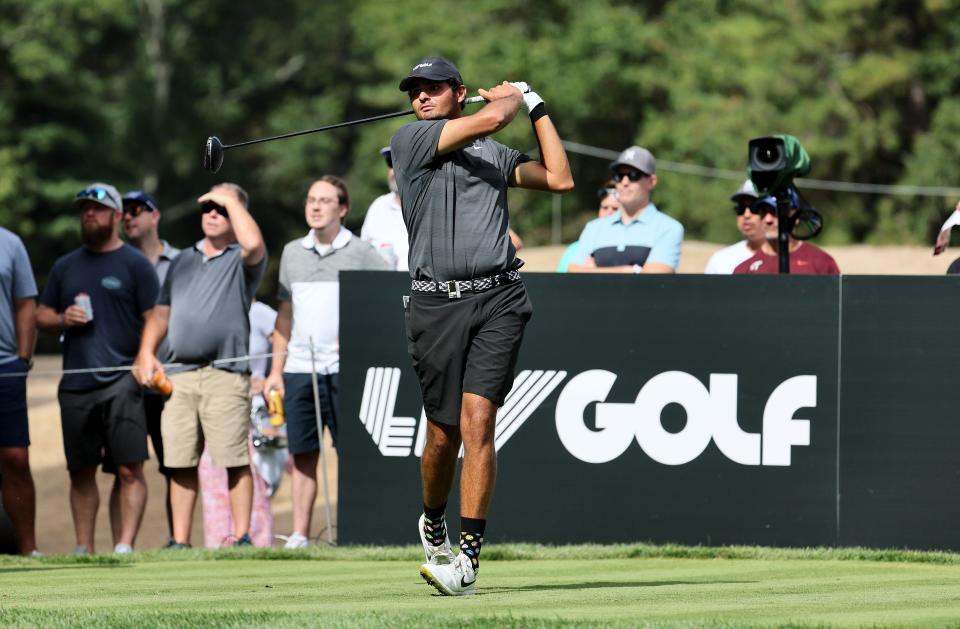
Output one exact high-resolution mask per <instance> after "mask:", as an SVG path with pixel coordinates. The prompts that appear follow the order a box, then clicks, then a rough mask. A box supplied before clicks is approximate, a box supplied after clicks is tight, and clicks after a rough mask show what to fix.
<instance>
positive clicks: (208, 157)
mask: <svg viewBox="0 0 960 629" xmlns="http://www.w3.org/2000/svg"><path fill="white" fill-rule="evenodd" d="M483 102H486V101H485V100H484V98H483V97H482V96H471V97H470V98H468V99H467V100H466V104H467V105H472V104H475V103H483ZM412 113H413V110H412V109H408V110H406V111H395V112H393V113H391V114H380V115H379V116H370V117H369V118H361V119H359V120H350V121H347V122H338V123H336V124H328V125H326V126H323V127H317V128H316V129H306V130H304V131H295V132H293V133H284V134H283V135H274V136H271V137H269V138H260V139H259V140H247V141H246V142H237V143H236V144H224V143H223V142H221V141H220V138H218V137H217V136H215V135H211V136H210V137H209V138H207V143H206V145H205V146H204V147H203V167H204V169H206V170H209V171H210V172H212V173H215V172H217V171H218V170H220V167H221V166H223V152H224V151H226V150H227V149H235V148H237V147H238V146H247V145H249V144H259V143H261V142H272V141H273V140H283V139H285V138H293V137H296V136H298V135H307V134H308V133H317V132H319V131H329V130H330V129H339V128H340V127H352V126H353V125H356V124H363V123H365V122H376V121H377V120H386V119H387V118H397V117H399V116H408V115H410V114H412Z"/></svg>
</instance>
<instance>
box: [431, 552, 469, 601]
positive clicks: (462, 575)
mask: <svg viewBox="0 0 960 629" xmlns="http://www.w3.org/2000/svg"><path fill="white" fill-rule="evenodd" d="M420 576H421V577H423V580H424V581H426V582H427V583H429V584H430V585H432V586H433V587H435V588H437V591H438V592H440V593H441V594H443V595H445V596H468V595H470V594H476V593H477V589H476V583H477V573H476V572H474V570H473V563H472V562H471V561H470V558H469V557H467V556H466V555H465V554H464V553H460V554H459V555H457V558H456V559H454V560H453V563H452V564H448V565H437V564H435V563H425V564H423V565H422V566H420Z"/></svg>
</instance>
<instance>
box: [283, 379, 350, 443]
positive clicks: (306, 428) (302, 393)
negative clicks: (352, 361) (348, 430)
mask: <svg viewBox="0 0 960 629" xmlns="http://www.w3.org/2000/svg"><path fill="white" fill-rule="evenodd" d="M339 389H340V375H339V374H335V373H331V374H317V393H318V397H319V398H320V417H321V418H322V421H323V425H324V426H326V427H327V430H329V431H330V440H331V441H333V447H334V448H336V447H337V408H338V407H337V404H338V403H337V398H338V391H339ZM283 413H284V415H285V416H286V419H287V449H288V450H289V451H290V454H306V453H307V452H317V451H318V450H320V435H319V433H318V431H317V410H316V406H315V405H314V402H313V383H312V382H311V374H308V373H285V374H283Z"/></svg>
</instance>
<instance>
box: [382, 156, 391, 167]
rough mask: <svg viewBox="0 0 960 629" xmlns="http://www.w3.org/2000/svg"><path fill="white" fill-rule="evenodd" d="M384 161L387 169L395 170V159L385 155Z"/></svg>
mask: <svg viewBox="0 0 960 629" xmlns="http://www.w3.org/2000/svg"><path fill="white" fill-rule="evenodd" d="M383 160H384V161H385V162H387V168H393V158H392V157H390V156H389V155H384V156H383Z"/></svg>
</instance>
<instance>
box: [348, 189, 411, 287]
mask: <svg viewBox="0 0 960 629" xmlns="http://www.w3.org/2000/svg"><path fill="white" fill-rule="evenodd" d="M360 238H361V240H365V241H367V242H369V243H370V244H372V245H373V247H374V248H375V249H376V250H377V252H378V253H380V255H381V256H383V257H384V259H390V260H391V261H392V259H393V257H395V258H396V262H395V267H394V268H395V270H397V271H407V270H409V266H408V264H409V261H408V258H409V253H410V241H409V239H408V238H407V226H406V225H405V224H404V222H403V212H402V211H401V209H400V204H399V203H397V196H396V195H395V194H394V193H392V192H388V193H387V194H384V195H381V196H379V197H377V198H376V199H374V200H373V203H371V204H370V208H369V209H367V216H366V218H364V219H363V227H361V228H360ZM384 249H392V253H393V255H390V252H389V251H384Z"/></svg>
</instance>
